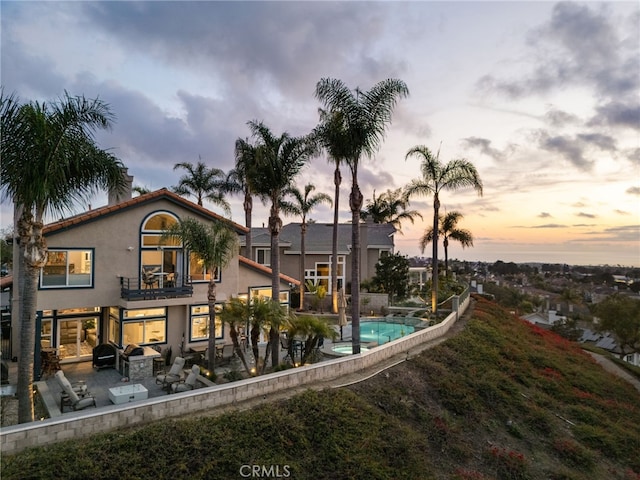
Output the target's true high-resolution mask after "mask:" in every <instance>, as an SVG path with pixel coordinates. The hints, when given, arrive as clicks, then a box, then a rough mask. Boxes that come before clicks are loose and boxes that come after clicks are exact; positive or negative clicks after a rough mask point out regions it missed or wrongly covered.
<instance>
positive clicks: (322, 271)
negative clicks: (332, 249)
mask: <svg viewBox="0 0 640 480" xmlns="http://www.w3.org/2000/svg"><path fill="white" fill-rule="evenodd" d="M344 263H345V256H344V255H338V290H340V289H341V288H342V286H343V285H344ZM304 279H305V283H306V281H307V280H311V282H312V283H313V284H314V285H316V286H317V285H322V286H324V287H325V288H326V289H327V293H331V257H329V262H316V264H315V267H314V268H312V269H308V270H305V271H304Z"/></svg>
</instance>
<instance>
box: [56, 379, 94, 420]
mask: <svg viewBox="0 0 640 480" xmlns="http://www.w3.org/2000/svg"><path fill="white" fill-rule="evenodd" d="M59 373H60V374H59V375H58V374H57V378H58V382H59V383H60V385H62V388H63V390H64V392H65V393H66V395H67V399H64V398H63V400H62V402H61V404H60V411H63V410H64V407H65V406H69V407H71V408H72V409H73V410H74V411H75V410H82V409H84V408H87V407H97V405H96V398H95V397H94V396H93V395H91V393H89V392H88V391H86V390H84V391H81V392H80V393H78V392H76V391H75V390H74V388H73V386H72V385H71V382H70V381H69V380H68V379H67V377H65V376H64V372H62V370H60V372H59Z"/></svg>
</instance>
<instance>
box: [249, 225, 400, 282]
mask: <svg viewBox="0 0 640 480" xmlns="http://www.w3.org/2000/svg"><path fill="white" fill-rule="evenodd" d="M351 227H352V226H351V224H350V223H341V224H339V225H338V290H340V288H342V287H345V289H346V291H347V292H349V291H350V282H351V251H352V249H351V245H352V241H351V233H352V228H351ZM359 228H360V244H361V249H360V255H361V257H360V266H361V267H360V268H361V272H360V279H361V280H367V279H370V278H372V277H373V276H374V275H375V274H376V268H375V267H376V264H377V263H378V261H379V260H380V258H381V257H383V256H385V255H392V254H393V253H394V238H393V237H394V234H395V233H396V229H395V227H393V225H391V224H378V223H368V222H367V223H364V222H363V223H360V226H359ZM251 235H252V237H251V238H252V240H251V242H252V247H251V250H252V252H245V250H244V242H243V247H242V250H241V252H242V253H243V254H244V255H245V256H247V257H249V258H251V259H252V260H254V261H255V262H257V263H260V264H262V265H265V266H269V262H270V260H271V236H270V234H269V229H268V228H252V229H251ZM332 236H333V224H332V223H308V224H307V233H306V236H305V265H304V272H305V275H304V279H300V280H303V282H304V281H306V280H311V281H313V282H314V283H316V284H319V285H324V286H325V287H326V289H327V293H328V294H331V257H332ZM279 243H280V271H281V272H282V273H284V274H286V275H288V276H291V277H295V278H298V277H299V276H300V274H299V271H300V270H299V269H300V262H301V230H300V223H289V224H287V225H284V226H283V227H282V230H281V232H280V241H279Z"/></svg>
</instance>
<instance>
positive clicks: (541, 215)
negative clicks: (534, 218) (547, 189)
mask: <svg viewBox="0 0 640 480" xmlns="http://www.w3.org/2000/svg"><path fill="white" fill-rule="evenodd" d="M550 217H553V215H551V214H550V213H548V212H541V213H540V215H538V218H550Z"/></svg>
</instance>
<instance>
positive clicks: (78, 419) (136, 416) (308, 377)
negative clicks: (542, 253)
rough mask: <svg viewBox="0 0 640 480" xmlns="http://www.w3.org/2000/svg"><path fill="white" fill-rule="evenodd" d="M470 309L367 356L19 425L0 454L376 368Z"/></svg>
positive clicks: (5, 435) (5, 433) (464, 300)
mask: <svg viewBox="0 0 640 480" xmlns="http://www.w3.org/2000/svg"><path fill="white" fill-rule="evenodd" d="M468 305H469V296H468V295H465V296H463V297H461V298H460V308H459V310H458V311H457V312H453V313H451V314H450V315H449V316H448V317H447V318H446V319H445V320H444V321H443V322H441V323H439V324H438V325H434V326H432V327H429V328H427V329H424V330H419V331H418V332H415V333H413V334H411V335H407V336H405V337H402V338H400V339H398V340H394V341H393V342H390V343H387V344H384V345H381V346H379V347H376V348H374V349H372V350H369V351H368V352H364V353H360V354H358V355H350V356H348V357H344V358H338V359H336V360H330V361H325V362H320V363H316V364H313V365H308V366H305V367H300V368H295V369H291V370H285V371H282V372H277V373H272V374H268V375H263V376H260V377H255V378H250V379H246V380H241V381H238V382H233V383H229V384H224V385H217V386H214V387H207V388H201V389H197V390H194V391H191V392H184V393H179V394H175V395H171V396H169V397H168V398H167V397H162V398H154V399H149V400H142V401H139V402H136V403H135V404H134V405H131V404H127V405H113V406H111V407H105V408H100V409H99V410H97V411H96V410H94V411H92V412H86V411H84V412H73V413H65V414H64V416H62V417H57V418H52V419H47V420H44V421H42V422H33V423H29V424H21V425H14V426H11V427H6V428H3V429H2V432H0V450H1V451H2V453H3V454H4V455H9V454H12V453H17V452H19V451H21V450H23V449H25V448H27V447H35V446H42V445H48V444H51V443H55V442H59V441H62V440H67V439H72V438H73V439H78V438H82V437H88V436H90V435H93V434H96V433H100V432H107V431H110V430H114V429H117V428H121V427H127V426H132V425H140V424H144V423H148V422H152V421H155V420H161V419H164V418H168V417H176V416H179V415H186V414H189V413H194V412H201V411H207V410H211V409H214V408H216V407H219V406H222V405H233V404H235V403H237V402H242V401H244V400H249V399H251V398H255V397H260V396H265V395H270V394H272V393H275V392H278V391H281V390H285V389H289V388H293V387H299V386H301V385H308V384H311V383H316V382H320V381H326V380H331V379H335V378H339V377H341V376H344V375H348V374H350V373H353V372H357V371H360V370H362V369H365V368H367V367H370V366H373V365H375V364H377V363H379V362H381V361H383V360H386V359H388V358H390V357H393V356H394V355H396V354H399V353H404V352H409V351H411V349H412V348H415V347H417V346H419V345H420V344H422V343H424V342H427V341H429V340H433V339H435V338H438V337H441V336H442V335H444V334H445V333H446V332H447V331H448V330H449V328H450V327H451V325H453V324H454V323H455V321H456V320H457V318H458V315H459V314H462V313H463V312H464V311H465V310H466V309H467V307H468Z"/></svg>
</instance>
